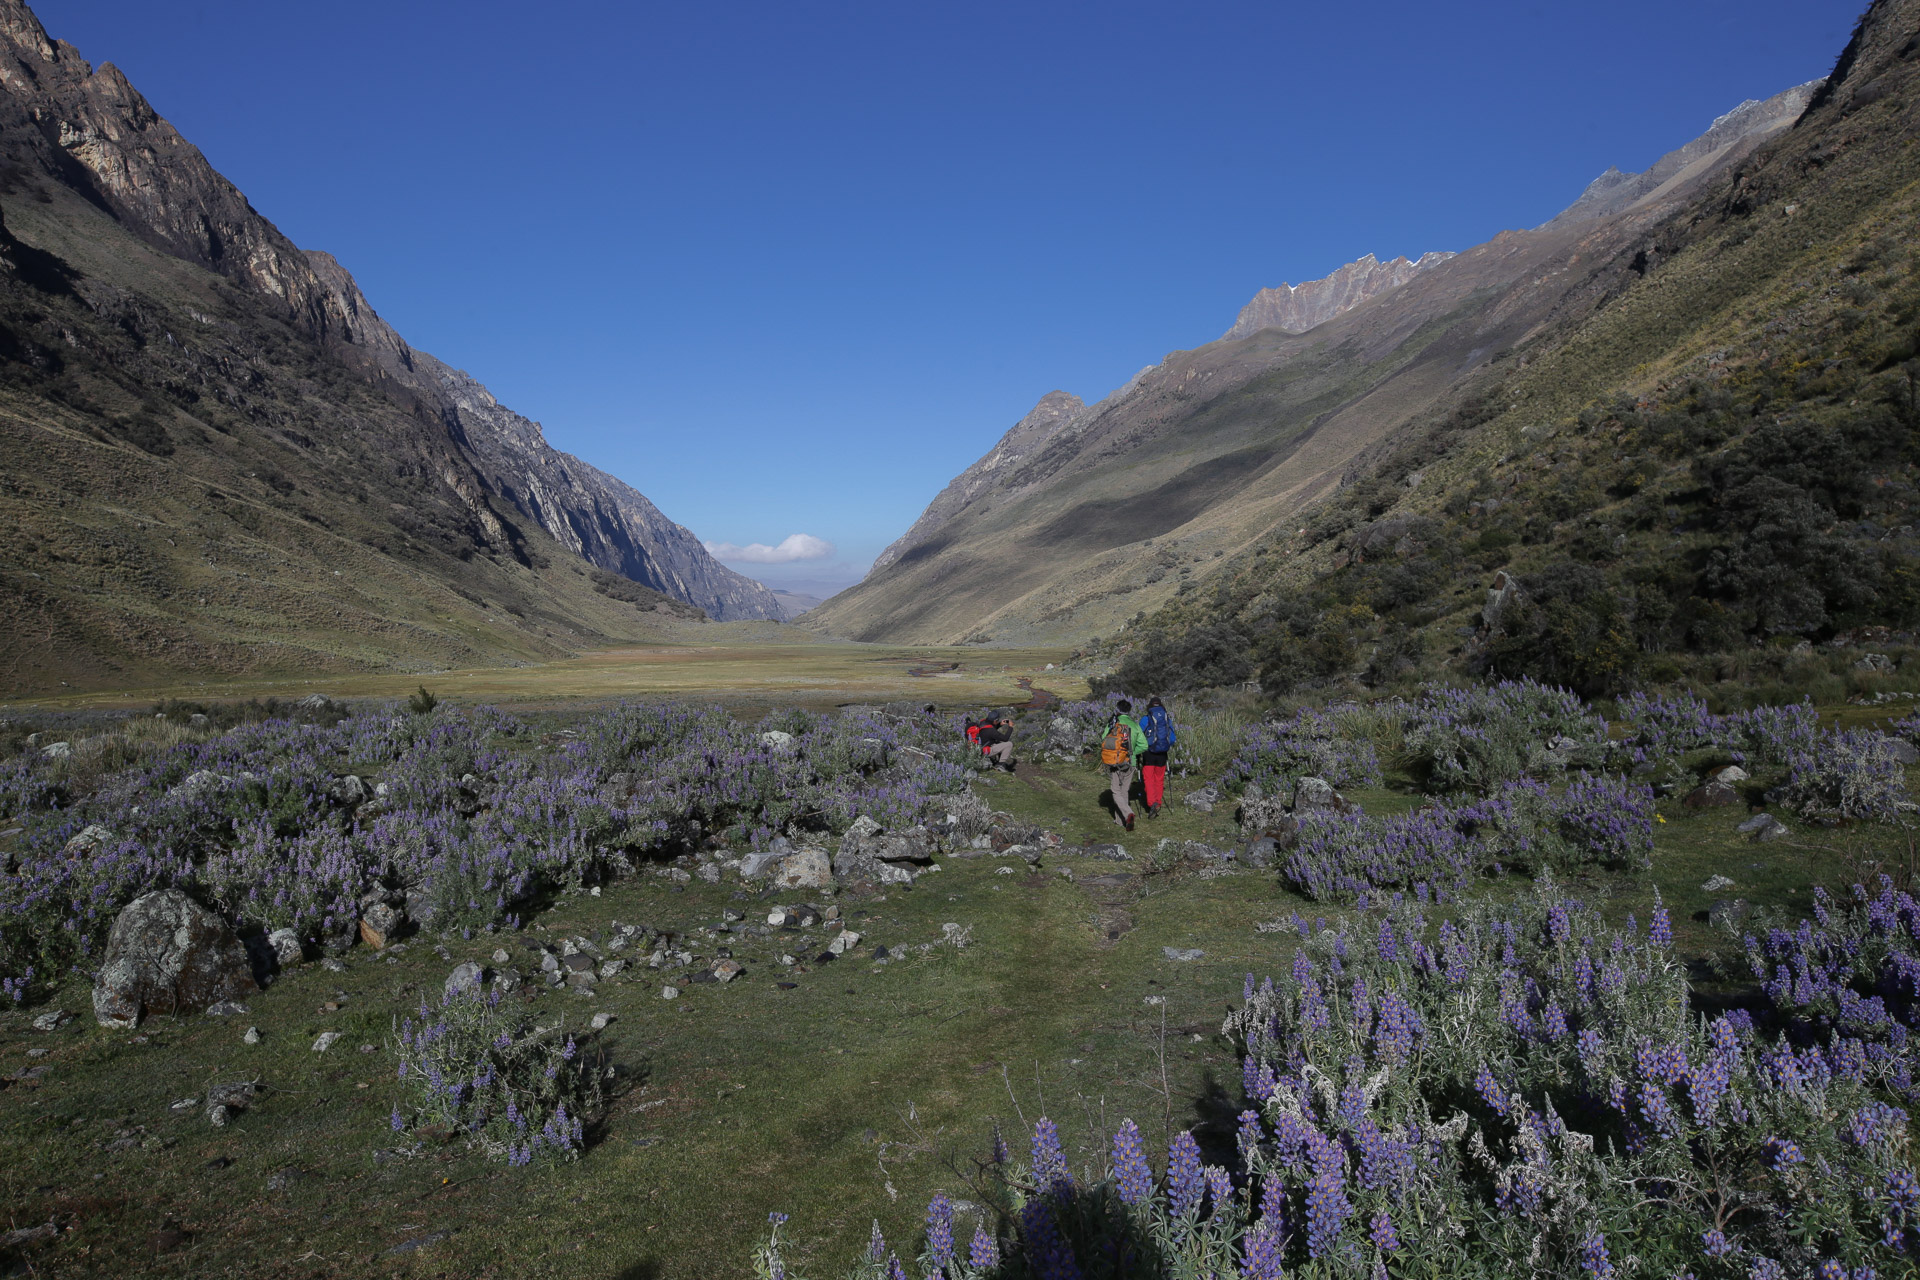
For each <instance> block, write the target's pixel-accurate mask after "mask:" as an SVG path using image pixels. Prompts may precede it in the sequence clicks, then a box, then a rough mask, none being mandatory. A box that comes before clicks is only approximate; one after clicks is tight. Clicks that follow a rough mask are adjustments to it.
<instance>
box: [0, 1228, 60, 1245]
mask: <svg viewBox="0 0 1920 1280" xmlns="http://www.w3.org/2000/svg"><path fill="white" fill-rule="evenodd" d="M59 1234H60V1228H59V1227H56V1226H54V1225H53V1223H51V1222H43V1223H41V1224H40V1225H39V1226H37V1227H16V1228H14V1229H13V1230H12V1231H7V1232H0V1249H22V1248H25V1247H26V1246H28V1245H32V1244H44V1243H46V1242H47V1241H49V1240H51V1239H53V1238H54V1237H56V1236H58V1235H59Z"/></svg>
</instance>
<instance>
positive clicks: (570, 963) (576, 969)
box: [560, 951, 593, 973]
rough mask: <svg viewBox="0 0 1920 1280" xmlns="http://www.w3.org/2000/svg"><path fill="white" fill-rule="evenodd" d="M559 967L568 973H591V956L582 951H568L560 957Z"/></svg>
mask: <svg viewBox="0 0 1920 1280" xmlns="http://www.w3.org/2000/svg"><path fill="white" fill-rule="evenodd" d="M560 967H561V968H562V969H565V970H566V971H567V972H568V973H592V972H593V957H592V956H590V955H588V954H587V953H586V952H584V951H569V952H566V953H564V954H563V955H562V956H561V957H560Z"/></svg>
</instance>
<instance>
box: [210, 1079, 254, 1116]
mask: <svg viewBox="0 0 1920 1280" xmlns="http://www.w3.org/2000/svg"><path fill="white" fill-rule="evenodd" d="M259 1091H260V1090H259V1087H258V1086H257V1085H255V1084H254V1083H253V1081H251V1080H233V1081H229V1082H228V1083H226V1084H217V1085H215V1086H214V1087H213V1088H211V1089H209V1090H207V1105H208V1106H210V1107H225V1108H227V1109H228V1110H229V1111H245V1110H246V1109H247V1108H248V1107H250V1106H252V1105H253V1095H254V1094H256V1093H258V1092H259Z"/></svg>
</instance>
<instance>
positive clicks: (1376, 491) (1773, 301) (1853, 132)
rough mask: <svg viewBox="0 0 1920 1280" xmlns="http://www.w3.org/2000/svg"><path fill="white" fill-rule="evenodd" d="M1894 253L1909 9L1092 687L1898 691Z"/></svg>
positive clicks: (1918, 443)
mask: <svg viewBox="0 0 1920 1280" xmlns="http://www.w3.org/2000/svg"><path fill="white" fill-rule="evenodd" d="M1591 194H1592V193H1591V192H1590V193H1589V196H1591ZM1588 203H1589V208H1591V207H1592V204H1591V202H1590V201H1589V202H1588ZM1576 207H1577V206H1576ZM1550 225H1551V224H1550ZM1916 229H1920V0H1876V2H1875V3H1874V4H1873V5H1872V6H1871V8H1869V10H1868V11H1867V13H1866V14H1865V16H1864V17H1863V18H1862V19H1861V22H1860V24H1859V27H1858V29H1857V31H1856V33H1855V35H1854V38H1853V40H1852V41H1851V42H1850V43H1849V45H1848V47H1847V49H1846V50H1845V52H1844V53H1843V54H1842V56H1841V57H1840V59H1839V61H1838V63H1837V65H1836V67H1835V70H1834V73H1833V75H1832V76H1831V77H1830V78H1829V79H1828V80H1827V81H1826V82H1825V83H1824V84H1823V85H1821V86H1820V87H1819V88H1818V90H1817V91H1816V92H1815V93H1814V94H1813V95H1812V96H1811V100H1810V102H1809V104H1808V106H1807V108H1806V110H1805V111H1804V113H1803V114H1801V115H1800V116H1799V117H1797V119H1796V121H1795V123H1794V124H1793V125H1792V127H1791V128H1789V129H1787V130H1785V131H1784V132H1782V133H1780V134H1779V135H1778V137H1777V138H1776V139H1775V140H1774V141H1773V142H1771V143H1769V144H1768V145H1767V146H1766V147H1764V148H1763V149H1761V150H1760V151H1758V152H1756V153H1754V154H1753V155H1752V156H1750V157H1748V158H1747V159H1745V160H1744V161H1742V162H1741V163H1739V164H1738V165H1736V166H1734V167H1733V168H1732V169H1731V170H1729V171H1728V172H1726V173H1725V174H1724V175H1723V176H1722V177H1720V178H1719V179H1717V180H1716V181H1714V182H1713V183H1711V184H1710V185H1708V186H1707V187H1705V188H1704V189H1703V190H1702V191H1701V193H1700V195H1699V196H1698V198H1696V199H1695V200H1693V201H1691V202H1689V203H1687V204H1686V205H1684V206H1682V207H1680V208H1678V209H1676V210H1675V211H1674V212H1673V213H1671V214H1670V215H1669V216H1667V217H1665V218H1663V219H1661V220H1659V221H1657V222H1655V223H1653V224H1651V225H1648V226H1646V227H1645V228H1644V230H1643V231H1642V232H1641V234H1639V235H1637V236H1636V237H1634V238H1633V239H1631V240H1629V241H1628V242H1626V243H1624V244H1621V245H1619V246H1618V247H1617V248H1616V249H1615V250H1614V252H1612V253H1611V254H1610V255H1609V256H1608V257H1605V258H1599V259H1595V260H1593V261H1592V262H1591V267H1590V270H1591V275H1590V278H1589V283H1588V284H1587V286H1586V288H1587V290H1588V291H1589V292H1591V293H1592V294H1593V295H1594V296H1595V297H1596V299H1597V300H1598V301H1599V304H1600V305H1597V306H1594V307H1591V308H1588V309H1587V310H1586V311H1585V312H1584V313H1583V314H1581V315H1579V316H1578V317H1577V319H1576V322H1575V323H1572V324H1569V325H1566V326H1563V327H1559V328H1552V329H1548V330H1544V331H1543V332H1542V333H1541V334H1540V335H1539V336H1538V337H1536V338H1535V339H1533V340H1532V341H1530V342H1528V343H1525V344H1523V345H1521V346H1519V347H1517V348H1516V349H1515V350H1514V351H1512V352H1511V353H1509V354H1508V355H1506V356H1503V357H1502V358H1500V359H1498V360H1496V361H1495V362H1494V363H1493V364H1492V365H1491V366H1490V367H1489V368H1488V369H1487V370H1485V372H1484V373H1483V374H1482V375H1481V376H1480V377H1479V378H1478V379H1477V380H1476V381H1475V382H1474V383H1473V384H1472V387H1471V394H1470V395H1469V396H1467V397H1465V398H1460V399H1456V400H1455V401H1454V403H1453V408H1452V411H1451V412H1450V413H1449V414H1447V415H1446V416H1445V417H1442V418H1436V419H1433V420H1431V421H1430V422H1429V423H1427V424H1425V427H1424V429H1423V430H1420V431H1417V432H1411V433H1404V434H1402V435H1401V436H1399V437H1398V438H1396V439H1393V440H1390V441H1385V442H1383V445H1382V447H1381V448H1380V449H1378V450H1377V451H1376V452H1374V453H1373V454H1371V455H1369V456H1367V457H1365V458H1362V459H1359V460H1358V465H1356V466H1355V467H1354V468H1353V469H1352V471H1351V472H1350V473H1349V477H1348V480H1349V483H1348V484H1347V486H1346V487H1345V488H1343V489H1342V490H1341V491H1340V492H1339V493H1338V494H1337V495H1336V496H1334V497H1332V498H1331V499H1330V500H1329V501H1327V502H1325V503H1323V504H1321V505H1320V506H1319V507H1318V508H1316V509H1315V510H1313V511H1312V512H1311V513H1309V514H1308V515H1306V516H1305V517H1304V518H1303V519H1302V520H1301V522H1300V525H1301V526H1303V527H1298V528H1297V530H1284V529H1283V530H1277V531H1275V533H1274V534H1273V535H1272V536H1269V537H1267V538H1264V539H1261V540H1260V541H1258V542H1257V543H1255V544H1254V545H1253V546H1251V547H1249V548H1248V549H1247V550H1246V551H1245V552H1243V553H1242V554H1240V555H1237V556H1235V557H1233V558H1231V559H1230V560H1228V561H1227V562H1226V563H1225V564H1224V565H1222V566H1221V569H1220V571H1219V572H1218V573H1216V574H1215V575H1213V577H1212V578H1211V580H1209V581H1207V582H1205V583H1202V584H1200V585H1199V586H1197V587H1196V588H1195V589H1194V590H1192V591H1190V592H1189V593H1188V594H1187V595H1186V596H1185V597H1184V598H1181V599H1177V600H1176V601H1174V602H1173V603H1172V604H1171V605H1169V606H1168V607H1166V608H1163V609H1161V610H1159V611H1158V612H1156V613H1155V614H1153V615H1152V616H1151V617H1148V618H1145V619H1143V620H1142V621H1141V622H1140V623H1138V624H1137V625H1135V626H1133V627H1130V628H1128V629H1126V630H1125V631H1124V632H1123V633H1122V634H1121V635H1120V636H1118V637H1117V638H1116V640H1115V641H1114V642H1113V652H1114V653H1115V654H1116V656H1119V657H1121V658H1123V662H1122V664H1121V667H1120V671H1119V679H1120V680H1121V681H1122V682H1123V683H1127V684H1129V685H1130V686H1131V687H1135V688H1147V687H1151V688H1170V687H1182V686H1193V685H1199V684H1212V683H1222V682H1231V681H1236V680H1242V679H1246V678H1248V677H1249V676H1251V675H1254V674H1256V673H1257V674H1258V675H1259V677H1260V679H1261V681H1262V683H1263V685H1265V686H1266V687H1267V688H1269V689H1270V690H1275V691H1278V690H1285V689H1288V688H1291V687H1293V686H1295V685H1297V684H1300V683H1301V682H1303V681H1312V680H1316V679H1344V678H1347V677H1348V676H1350V675H1352V674H1354V673H1357V672H1358V673H1364V675H1365V678H1367V679H1369V680H1371V681H1374V682H1392V681H1394V680H1395V679H1398V678H1406V677H1409V676H1412V675H1415V674H1419V673H1429V674H1430V673H1431V672H1432V671H1433V670H1434V668H1435V667H1436V666H1439V665H1445V666H1450V667H1452V668H1453V669H1454V670H1456V671H1466V672H1490V673H1497V674H1503V675H1534V676H1538V677H1541V678H1544V679H1549V680H1554V681H1557V682H1562V683H1566V684H1570V685H1573V686H1575V687H1577V688H1580V689H1582V690H1585V691H1588V692H1592V693H1605V692H1610V691H1613V690H1617V689H1620V688H1623V687H1627V686H1630V685H1637V684H1649V683H1650V684H1655V685H1664V684H1680V685H1689V686H1694V687H1705V686H1712V685H1715V684H1719V685H1720V687H1721V689H1722V696H1724V697H1726V698H1728V699H1769V698H1771V699H1783V698H1790V697H1797V696H1798V695H1799V693H1800V692H1804V691H1813V692H1817V693H1818V694H1819V696H1821V697H1838V696H1840V695H1843V694H1845V693H1847V692H1850V691H1852V690H1855V689H1864V688H1871V687H1880V686H1877V685H1876V682H1882V684H1883V683H1884V682H1885V681H1888V680H1891V679H1900V680H1905V681H1910V680H1911V674H1910V673H1908V672H1903V674H1902V675H1900V676H1898V677H1895V676H1893V675H1891V672H1892V667H1893V664H1892V662H1891V660H1890V659H1889V657H1888V656H1887V655H1886V654H1885V653H1884V652H1879V651H1881V650H1885V649H1886V648H1887V647H1888V646H1890V645H1892V646H1899V645H1911V644H1912V643H1914V634H1913V629H1914V628H1916V627H1920V537H1916V534H1915V529H1916V527H1917V526H1916V524H1915V523H1914V512H1915V507H1916V504H1920V249H1916V244H1920V237H1917V236H1916V234H1915V233H1916ZM1862 647H1865V648H1867V649H1868V650H1869V652H1868V653H1867V654H1866V655H1865V656H1862V655H1861V653H1860V649H1861V648H1862Z"/></svg>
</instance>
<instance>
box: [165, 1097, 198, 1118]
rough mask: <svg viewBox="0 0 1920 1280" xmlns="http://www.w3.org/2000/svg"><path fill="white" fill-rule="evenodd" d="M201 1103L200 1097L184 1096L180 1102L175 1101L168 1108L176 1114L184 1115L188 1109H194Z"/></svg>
mask: <svg viewBox="0 0 1920 1280" xmlns="http://www.w3.org/2000/svg"><path fill="white" fill-rule="evenodd" d="M199 1105H200V1099H198V1098H182V1099H180V1100H179V1101H178V1102H175V1103H172V1104H171V1105H169V1106H168V1107H167V1110H169V1111H171V1112H173V1113H174V1114H175V1115H182V1114H184V1113H186V1112H188V1111H191V1110H193V1109H194V1108H195V1107H197V1106H199Z"/></svg>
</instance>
